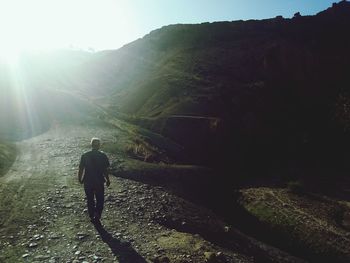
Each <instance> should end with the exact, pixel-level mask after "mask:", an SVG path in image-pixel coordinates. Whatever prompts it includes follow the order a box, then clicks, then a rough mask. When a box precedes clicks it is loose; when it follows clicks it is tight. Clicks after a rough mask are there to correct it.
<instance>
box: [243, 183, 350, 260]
mask: <svg viewBox="0 0 350 263" xmlns="http://www.w3.org/2000/svg"><path fill="white" fill-rule="evenodd" d="M241 194H242V205H243V206H244V207H245V209H246V211H247V212H248V213H249V214H250V215H252V216H253V217H254V218H256V219H257V222H258V224H259V225H260V227H256V229H257V230H258V231H256V233H255V235H256V236H258V235H260V237H263V239H264V240H265V241H267V242H269V243H271V244H275V245H277V246H278V247H280V248H283V249H287V250H288V251H291V252H293V253H294V254H296V255H299V256H303V257H304V258H307V259H309V260H311V261H315V262H349V261H350V232H349V230H350V228H349V225H350V220H349V218H350V217H349V215H350V203H349V202H347V201H345V200H337V199H331V198H329V197H325V196H320V195H316V194H296V193H292V192H290V191H289V190H287V189H281V188H267V187H261V188H250V189H243V190H241ZM281 240H283V242H281Z"/></svg>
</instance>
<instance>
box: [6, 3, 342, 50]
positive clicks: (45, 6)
mask: <svg viewBox="0 0 350 263" xmlns="http://www.w3.org/2000/svg"><path fill="white" fill-rule="evenodd" d="M335 1H336V0H0V34H1V41H0V53H3V54H4V53H7V54H11V53H16V52H18V51H19V50H24V49H29V50H31V49H50V48H64V47H70V46H71V47H76V48H83V49H87V48H89V47H91V48H93V49H95V50H102V49H115V48H119V47H121V46H122V45H124V44H126V43H128V42H131V41H133V40H135V39H137V38H140V37H142V36H144V35H145V34H147V33H149V32H150V31H151V30H154V29H157V28H160V27H162V26H164V25H169V24H177V23H201V22H212V21H233V20H239V19H243V20H247V19H262V18H270V17H275V16H277V15H283V16H284V17H291V16H293V14H294V13H296V12H298V11H299V12H300V13H301V14H302V15H312V14H315V13H317V12H319V11H321V10H324V9H326V8H327V7H330V6H331V4H332V3H333V2H335Z"/></svg>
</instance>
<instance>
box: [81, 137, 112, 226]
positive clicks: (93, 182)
mask: <svg viewBox="0 0 350 263" xmlns="http://www.w3.org/2000/svg"><path fill="white" fill-rule="evenodd" d="M100 146H101V140H100V139H98V138H92V139H91V147H92V150H91V151H89V152H86V153H84V154H83V155H82V156H81V160H80V165H79V173H78V179H79V182H80V183H81V184H82V183H84V190H85V194H86V198H87V208H88V213H89V216H90V220H91V222H92V223H100V219H101V215H102V210H103V204H104V183H106V185H107V187H108V186H109V185H110V181H109V176H108V167H109V160H108V157H107V156H106V154H104V153H103V152H101V151H99V149H100ZM95 199H96V204H95Z"/></svg>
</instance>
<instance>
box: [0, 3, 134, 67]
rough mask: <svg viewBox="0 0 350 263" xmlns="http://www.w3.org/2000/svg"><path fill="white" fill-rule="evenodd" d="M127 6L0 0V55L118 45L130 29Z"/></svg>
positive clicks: (13, 56)
mask: <svg viewBox="0 0 350 263" xmlns="http://www.w3.org/2000/svg"><path fill="white" fill-rule="evenodd" d="M129 8H130V6H128V4H127V1H124V0H122V1H113V0H104V1H97V0H74V1H71V0H31V1H26V0H0V32H1V42H0V57H2V58H6V60H9V61H12V62H13V61H14V60H15V59H16V57H17V56H18V55H19V53H20V52H22V51H30V50H43V49H44V50H49V49H57V48H72V47H73V48H80V49H88V48H93V49H97V50H100V49H105V48H109V47H113V46H115V47H116V48H117V47H120V46H121V45H122V44H124V43H125V39H128V34H130V33H131V32H132V31H133V27H132V26H130V27H129V26H128V23H127V19H130V14H129V11H130V10H129ZM131 40H134V39H130V40H129V41H131Z"/></svg>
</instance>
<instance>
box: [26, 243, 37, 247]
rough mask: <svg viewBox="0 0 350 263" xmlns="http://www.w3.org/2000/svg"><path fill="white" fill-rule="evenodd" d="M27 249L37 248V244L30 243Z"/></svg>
mask: <svg viewBox="0 0 350 263" xmlns="http://www.w3.org/2000/svg"><path fill="white" fill-rule="evenodd" d="M28 246H29V247H31V248H32V247H37V246H38V243H35V242H32V243H29V245H28Z"/></svg>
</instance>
